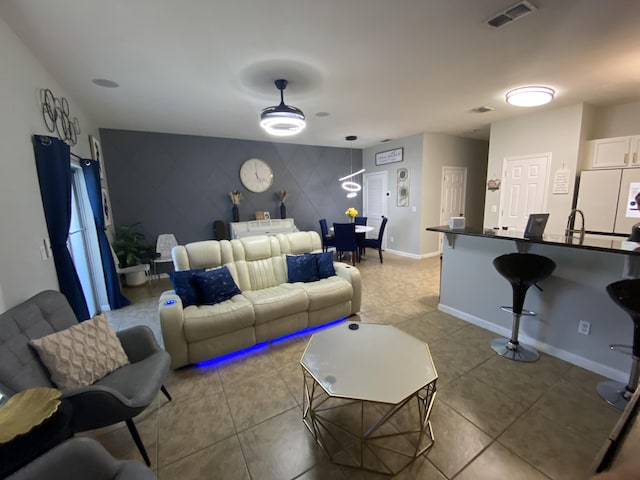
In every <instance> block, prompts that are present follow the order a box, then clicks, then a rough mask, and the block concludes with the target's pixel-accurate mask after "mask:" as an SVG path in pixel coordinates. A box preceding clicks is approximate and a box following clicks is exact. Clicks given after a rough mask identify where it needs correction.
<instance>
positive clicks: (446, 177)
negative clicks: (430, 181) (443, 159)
mask: <svg viewBox="0 0 640 480" xmlns="http://www.w3.org/2000/svg"><path fill="white" fill-rule="evenodd" d="M466 194H467V169H466V168H464V167H442V191H441V193H440V225H449V219H450V218H451V217H463V216H464V204H465V198H466ZM443 238H444V235H440V251H441V252H442V239H443Z"/></svg>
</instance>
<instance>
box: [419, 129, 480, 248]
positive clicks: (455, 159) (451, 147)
mask: <svg viewBox="0 0 640 480" xmlns="http://www.w3.org/2000/svg"><path fill="white" fill-rule="evenodd" d="M487 153H488V143H487V142H486V141H483V140H473V139H469V138H461V137H454V136H451V135H443V134H438V133H425V134H424V155H423V162H424V164H423V172H424V175H423V178H422V197H423V198H422V202H421V204H422V206H423V208H422V218H421V220H422V228H421V229H420V253H421V254H432V253H434V252H438V251H439V248H440V246H439V239H438V235H434V234H433V233H430V232H426V231H425V228H427V227H432V226H435V225H440V224H441V223H442V222H441V221H440V206H441V205H440V202H441V195H442V167H445V166H448V167H466V168H467V192H466V198H465V217H466V222H467V225H468V226H471V227H473V226H477V227H481V226H482V217H483V213H484V209H483V205H484V186H485V182H486V171H487Z"/></svg>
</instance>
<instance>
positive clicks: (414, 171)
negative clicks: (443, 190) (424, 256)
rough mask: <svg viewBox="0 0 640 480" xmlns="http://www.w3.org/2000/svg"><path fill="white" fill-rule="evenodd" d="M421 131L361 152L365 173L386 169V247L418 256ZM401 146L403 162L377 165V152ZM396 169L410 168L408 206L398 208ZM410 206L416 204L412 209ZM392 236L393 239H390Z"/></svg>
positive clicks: (420, 214) (420, 209) (420, 207)
mask: <svg viewBox="0 0 640 480" xmlns="http://www.w3.org/2000/svg"><path fill="white" fill-rule="evenodd" d="M422 143H423V136H422V134H418V135H412V136H411V137H405V138H401V139H398V140H391V141H389V142H385V143H381V144H380V145H377V146H375V147H370V148H365V149H364V150H363V151H362V166H363V167H364V168H366V169H367V173H373V172H380V171H387V172H388V173H387V175H388V181H389V184H388V190H389V192H390V195H389V196H388V197H386V200H387V217H388V218H389V221H388V222H387V228H386V230H385V234H384V235H385V237H386V238H387V249H389V250H393V251H396V252H401V253H405V254H409V255H410V256H417V255H419V254H420V230H421V216H422V203H421V202H422V200H421V195H422V192H421V189H422V185H421V178H422V175H423V167H422V155H423V153H422ZM400 147H402V148H404V157H403V161H402V162H398V163H389V164H386V165H380V166H376V161H375V160H376V153H379V152H384V151H387V150H393V149H394V148H400ZM398 168H408V169H409V189H410V193H409V207H398V206H397V198H398V188H397V181H396V172H397V170H398ZM411 207H416V211H415V212H412V211H411ZM391 237H393V239H394V241H393V242H391Z"/></svg>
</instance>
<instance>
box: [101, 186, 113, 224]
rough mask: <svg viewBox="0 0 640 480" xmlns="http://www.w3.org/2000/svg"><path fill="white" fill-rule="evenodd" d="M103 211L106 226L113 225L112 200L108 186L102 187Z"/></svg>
mask: <svg viewBox="0 0 640 480" xmlns="http://www.w3.org/2000/svg"><path fill="white" fill-rule="evenodd" d="M102 213H103V214H104V226H105V227H108V226H110V225H111V201H110V200H109V192H107V189H106V188H103V189H102Z"/></svg>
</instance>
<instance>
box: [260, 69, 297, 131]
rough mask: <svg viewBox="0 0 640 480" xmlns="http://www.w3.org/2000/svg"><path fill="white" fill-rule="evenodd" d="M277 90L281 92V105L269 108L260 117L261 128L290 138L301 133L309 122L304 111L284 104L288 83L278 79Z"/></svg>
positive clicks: (276, 82)
mask: <svg viewBox="0 0 640 480" xmlns="http://www.w3.org/2000/svg"><path fill="white" fill-rule="evenodd" d="M274 83H275V84H276V88H277V89H278V90H280V105H278V106H274V107H267V108H265V109H264V110H263V111H262V114H261V115H260V126H261V127H262V128H264V129H265V130H266V131H267V133H270V134H271V135H276V136H278V137H288V136H290V135H295V134H296V133H299V132H300V131H301V130H302V129H303V128H304V127H306V126H307V122H305V120H304V113H302V110H300V109H299V108H296V107H292V106H290V105H285V103H284V89H285V88H287V83H288V82H287V81H286V80H284V79H282V78H281V79H278V80H276V81H275V82H274Z"/></svg>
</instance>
